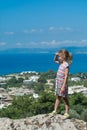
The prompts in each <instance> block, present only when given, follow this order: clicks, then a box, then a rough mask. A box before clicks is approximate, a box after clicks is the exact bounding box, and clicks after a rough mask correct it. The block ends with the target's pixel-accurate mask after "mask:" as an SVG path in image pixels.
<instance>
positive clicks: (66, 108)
mask: <svg viewBox="0 0 87 130" xmlns="http://www.w3.org/2000/svg"><path fill="white" fill-rule="evenodd" d="M63 100H64V102H65V112H66V113H69V100H68V98H67V97H63Z"/></svg>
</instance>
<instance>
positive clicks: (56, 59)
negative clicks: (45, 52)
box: [54, 53, 60, 64]
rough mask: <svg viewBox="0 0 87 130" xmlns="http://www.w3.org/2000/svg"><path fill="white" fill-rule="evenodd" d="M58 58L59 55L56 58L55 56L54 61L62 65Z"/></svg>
mask: <svg viewBox="0 0 87 130" xmlns="http://www.w3.org/2000/svg"><path fill="white" fill-rule="evenodd" d="M58 56H59V54H58V53H56V54H55V56H54V61H55V62H56V63H57V64H59V63H60V61H59V60H58Z"/></svg>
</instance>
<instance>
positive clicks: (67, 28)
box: [48, 26, 74, 32]
mask: <svg viewBox="0 0 87 130" xmlns="http://www.w3.org/2000/svg"><path fill="white" fill-rule="evenodd" d="M48 30H49V31H58V32H73V31H74V29H72V28H70V27H54V26H51V27H49V29H48Z"/></svg>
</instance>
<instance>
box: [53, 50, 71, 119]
mask: <svg viewBox="0 0 87 130" xmlns="http://www.w3.org/2000/svg"><path fill="white" fill-rule="evenodd" d="M54 61H55V62H56V63H58V64H60V66H59V69H58V71H57V76H56V86H55V94H56V101H55V106H54V111H53V112H52V113H51V114H52V115H54V114H56V113H57V108H58V107H59V104H60V100H61V98H63V100H64V102H65V114H64V117H65V118H69V101H68V97H67V96H68V74H69V64H71V63H72V54H71V53H69V52H68V51H67V50H65V49H63V50H60V51H59V52H58V53H56V54H55V57H54Z"/></svg>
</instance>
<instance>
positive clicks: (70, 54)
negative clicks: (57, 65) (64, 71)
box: [58, 49, 72, 64]
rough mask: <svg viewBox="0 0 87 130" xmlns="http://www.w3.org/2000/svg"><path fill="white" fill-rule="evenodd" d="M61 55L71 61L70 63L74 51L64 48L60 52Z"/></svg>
mask: <svg viewBox="0 0 87 130" xmlns="http://www.w3.org/2000/svg"><path fill="white" fill-rule="evenodd" d="M58 53H59V54H60V55H63V57H64V59H65V60H66V61H68V62H69V64H71V63H72V53H70V52H69V51H67V50H65V49H62V50H60V51H59V52H58Z"/></svg>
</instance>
